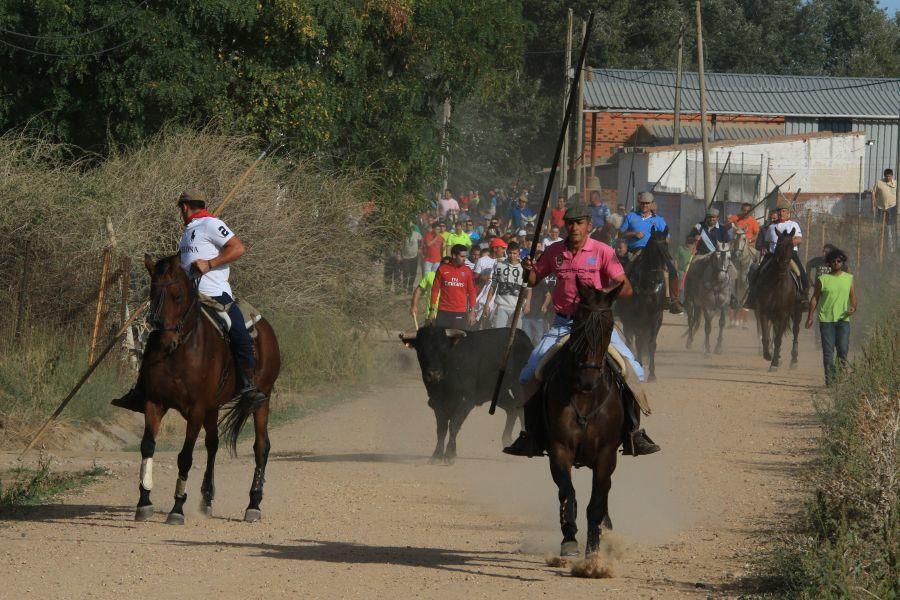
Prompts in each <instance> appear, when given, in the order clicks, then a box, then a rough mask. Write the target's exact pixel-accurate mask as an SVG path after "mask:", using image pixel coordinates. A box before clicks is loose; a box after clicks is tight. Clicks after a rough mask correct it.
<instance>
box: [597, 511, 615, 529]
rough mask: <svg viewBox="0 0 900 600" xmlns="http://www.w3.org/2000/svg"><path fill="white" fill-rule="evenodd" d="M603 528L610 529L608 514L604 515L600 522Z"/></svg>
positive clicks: (610, 520)
mask: <svg viewBox="0 0 900 600" xmlns="http://www.w3.org/2000/svg"><path fill="white" fill-rule="evenodd" d="M600 525H602V526H603V527H604V528H605V529H612V528H613V526H612V519H610V518H609V515H608V514H607V515H604V517H603V520H602V521H601V522H600Z"/></svg>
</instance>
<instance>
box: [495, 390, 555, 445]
mask: <svg viewBox="0 0 900 600" xmlns="http://www.w3.org/2000/svg"><path fill="white" fill-rule="evenodd" d="M524 387H525V389H524V390H523V392H524V393H525V396H526V397H527V398H528V400H527V401H526V402H525V406H524V412H525V429H524V430H523V431H522V432H520V433H519V437H518V438H516V440H515V441H514V442H513V443H512V444H510V445H509V446H507V447H506V448H504V449H503V452H504V453H506V454H511V455H513V456H524V457H526V458H532V457H534V456H543V455H544V453H545V451H546V442H545V441H544V439H543V437H544V436H543V435H541V432H542V431H543V429H544V427H543V423H542V420H543V414H542V408H543V406H542V402H541V395H540V393H539V391H540V382H539V381H537V380H536V379H531V380H530V381H529V382H528V383H527V384H525V386H524Z"/></svg>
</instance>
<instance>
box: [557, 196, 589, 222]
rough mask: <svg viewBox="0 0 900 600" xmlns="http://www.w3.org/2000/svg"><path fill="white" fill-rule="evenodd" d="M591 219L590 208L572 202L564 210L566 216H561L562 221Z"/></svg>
mask: <svg viewBox="0 0 900 600" xmlns="http://www.w3.org/2000/svg"><path fill="white" fill-rule="evenodd" d="M590 218H591V208H590V207H589V206H587V205H585V204H582V203H581V202H580V201H579V202H573V203H572V204H570V205H569V207H568V208H567V209H566V214H565V215H564V216H563V219H565V220H566V221H577V220H578V219H590Z"/></svg>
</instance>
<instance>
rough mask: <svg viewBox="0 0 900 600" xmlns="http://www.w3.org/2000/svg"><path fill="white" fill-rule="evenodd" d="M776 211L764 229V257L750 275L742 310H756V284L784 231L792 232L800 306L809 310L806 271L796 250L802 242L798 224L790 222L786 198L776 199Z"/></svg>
mask: <svg viewBox="0 0 900 600" xmlns="http://www.w3.org/2000/svg"><path fill="white" fill-rule="evenodd" d="M775 206H776V208H777V209H778V219H777V220H776V221H775V222H774V223H771V224H770V225H769V226H768V227H767V228H766V233H765V241H766V246H765V255H764V256H763V258H762V261H761V262H760V264H759V268H758V269H757V270H756V271H755V272H751V274H750V282H749V283H750V288H749V290H748V293H747V300H746V301H745V302H744V308H756V282H757V281H759V278H760V276H761V275H762V274H763V273H764V272H765V270H766V268H767V267H768V266H769V264H770V263H771V262H772V256H773V254H774V252H775V246H777V245H778V234H780V233H784V232H786V231H793V232H794V240H793V241H794V252H793V253H792V256H791V262H793V263H794V264H795V265H796V266H797V271H798V272H799V273H800V294H799V296H800V304H801V307H802V308H803V310H808V309H809V299H808V291H809V278H808V277H807V275H806V269H804V268H803V262H802V261H801V260H800V253H799V252H798V251H797V248H798V247H799V246H800V243H801V242H802V241H803V232H802V231H801V230H800V224H799V223H797V222H796V221H793V220H791V205H790V203H789V202H788V201H787V199H786V198H784V197H780V198H778V203H777V204H776V205H775Z"/></svg>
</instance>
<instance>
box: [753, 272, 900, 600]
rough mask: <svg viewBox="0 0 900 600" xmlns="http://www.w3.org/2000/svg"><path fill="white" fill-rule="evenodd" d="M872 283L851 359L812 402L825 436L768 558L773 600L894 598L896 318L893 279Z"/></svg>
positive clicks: (899, 429)
mask: <svg viewBox="0 0 900 600" xmlns="http://www.w3.org/2000/svg"><path fill="white" fill-rule="evenodd" d="M895 265H896V263H894V262H893V261H889V262H887V263H886V266H887V271H886V272H887V273H891V272H895V271H893V269H894V268H895ZM880 282H881V285H880V286H877V289H875V290H872V292H871V293H866V296H865V298H864V299H862V300H861V303H860V306H861V313H860V314H861V316H863V315H868V318H867V319H866V320H867V322H868V327H864V326H863V324H862V323H857V322H854V331H855V333H854V335H861V334H862V331H861V330H863V329H864V330H865V331H866V335H865V340H864V342H863V343H862V344H861V345H860V349H859V350H858V351H857V353H856V358H855V359H854V360H853V361H852V363H851V365H850V366H849V368H848V369H846V370H845V371H844V373H843V375H842V377H841V378H840V379H839V380H838V381H837V382H836V384H835V385H834V386H832V387H831V388H829V389H828V390H825V391H823V392H821V393H820V394H818V395H817V396H816V397H815V399H816V408H817V411H818V414H819V417H820V419H821V422H822V429H823V431H822V436H821V439H820V442H819V444H820V445H819V449H818V460H817V461H816V462H815V463H814V465H813V466H812V468H811V471H810V472H809V474H808V478H807V481H806V483H807V485H808V488H809V499H808V501H807V502H806V505H805V507H804V509H803V513H802V524H801V527H800V529H799V531H798V532H796V533H793V534H790V535H788V536H785V537H784V538H783V539H782V540H781V541H780V543H779V545H778V546H777V548H776V549H775V551H774V552H773V554H772V555H770V556H769V557H768V558H767V563H768V564H769V565H770V575H771V576H772V583H773V593H774V594H776V595H778V596H783V597H786V598H798V597H799V598H809V599H828V598H835V599H837V598H863V597H871V598H897V597H898V596H900V569H898V567H900V565H898V560H900V461H898V459H900V446H898V443H900V437H898V434H900V370H898V369H897V361H898V360H900V309H898V308H896V306H895V304H896V298H897V291H898V290H897V288H898V282H897V281H896V277H888V278H887V279H881V280H880ZM865 289H866V288H863V290H864V291H865Z"/></svg>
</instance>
